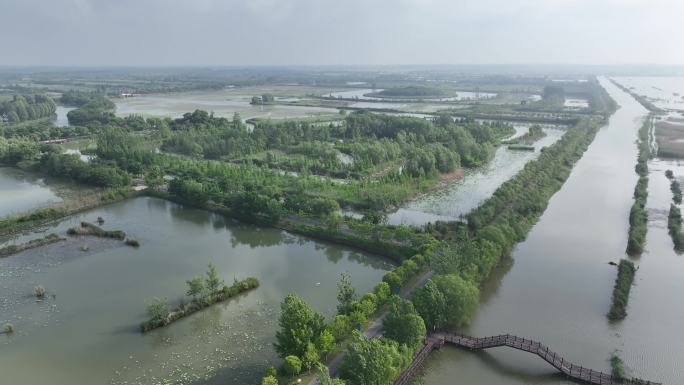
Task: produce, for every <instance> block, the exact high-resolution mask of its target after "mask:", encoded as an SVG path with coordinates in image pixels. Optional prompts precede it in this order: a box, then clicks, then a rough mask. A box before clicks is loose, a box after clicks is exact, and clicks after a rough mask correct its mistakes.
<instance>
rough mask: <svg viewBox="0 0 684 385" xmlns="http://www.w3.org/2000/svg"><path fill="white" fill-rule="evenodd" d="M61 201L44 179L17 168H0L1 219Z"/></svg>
mask: <svg viewBox="0 0 684 385" xmlns="http://www.w3.org/2000/svg"><path fill="white" fill-rule="evenodd" d="M61 201H62V198H60V197H59V196H57V194H56V193H55V192H54V191H53V190H52V189H50V187H48V186H47V185H46V184H45V182H44V181H43V179H41V178H37V177H35V176H33V175H31V174H27V173H25V172H23V171H21V170H18V169H15V168H7V167H0V217H2V216H5V215H10V214H17V213H21V212H25V211H29V210H31V209H34V208H36V207H39V206H44V205H46V204H50V203H56V202H61Z"/></svg>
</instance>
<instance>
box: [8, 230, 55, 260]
mask: <svg viewBox="0 0 684 385" xmlns="http://www.w3.org/2000/svg"><path fill="white" fill-rule="evenodd" d="M64 240H65V238H62V237H60V236H59V235H57V234H49V235H47V236H45V237H44V238H39V239H32V240H30V241H28V242H26V243H22V244H20V245H9V246H5V247H3V248H1V249H0V258H3V257H8V256H10V255H12V254H17V253H21V252H22V251H25V250H29V249H33V248H36V247H41V246H45V245H49V244H51V243H56V242H60V241H64Z"/></svg>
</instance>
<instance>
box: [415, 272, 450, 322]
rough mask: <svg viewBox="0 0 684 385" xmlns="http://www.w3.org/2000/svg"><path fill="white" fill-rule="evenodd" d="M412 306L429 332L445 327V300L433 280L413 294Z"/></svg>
mask: <svg viewBox="0 0 684 385" xmlns="http://www.w3.org/2000/svg"><path fill="white" fill-rule="evenodd" d="M413 304H414V306H415V308H416V310H417V311H418V313H419V314H420V315H421V317H422V318H423V321H424V322H425V326H426V327H427V328H428V329H429V330H435V329H437V328H442V327H444V326H445V325H446V299H445V298H444V294H443V293H442V292H441V291H440V290H439V288H438V287H437V284H436V283H435V282H434V281H433V280H428V281H427V282H426V283H425V285H424V286H423V287H422V288H419V289H418V290H416V291H415V292H414V293H413Z"/></svg>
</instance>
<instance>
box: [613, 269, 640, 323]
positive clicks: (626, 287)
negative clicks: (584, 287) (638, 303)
mask: <svg viewBox="0 0 684 385" xmlns="http://www.w3.org/2000/svg"><path fill="white" fill-rule="evenodd" d="M635 273H636V267H634V263H633V262H632V261H629V260H626V259H622V260H620V264H619V265H618V275H617V279H616V281H615V287H614V288H613V303H612V305H611V306H610V311H609V312H608V319H609V320H611V321H617V320H621V319H624V318H625V317H626V316H627V302H628V301H629V291H630V289H631V288H632V282H633V281H634V274H635Z"/></svg>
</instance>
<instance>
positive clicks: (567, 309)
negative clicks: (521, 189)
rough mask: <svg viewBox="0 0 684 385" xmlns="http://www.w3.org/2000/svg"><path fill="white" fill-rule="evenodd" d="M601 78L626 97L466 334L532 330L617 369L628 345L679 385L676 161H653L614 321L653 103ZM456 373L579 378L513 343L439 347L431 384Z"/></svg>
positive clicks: (494, 379)
mask: <svg viewBox="0 0 684 385" xmlns="http://www.w3.org/2000/svg"><path fill="white" fill-rule="evenodd" d="M601 84H602V85H603V86H604V87H605V88H606V89H607V90H608V92H609V94H610V95H611V96H612V97H613V99H615V101H616V102H617V103H618V104H619V105H621V106H622V107H621V108H620V109H619V110H618V111H617V112H616V113H615V114H614V115H613V116H612V117H611V119H610V123H609V124H608V125H607V126H605V127H603V128H602V129H601V131H600V132H599V133H598V135H597V136H596V139H595V141H594V142H593V143H592V144H591V146H590V147H589V149H588V151H587V152H586V153H585V154H584V156H583V157H582V159H581V160H580V161H579V162H578V163H577V165H576V167H575V168H574V170H573V172H572V174H571V175H570V178H569V179H568V180H567V182H566V183H565V185H564V186H563V187H562V189H561V190H560V191H559V192H558V193H556V194H555V195H554V196H553V198H552V199H551V201H550V203H549V206H548V208H547V210H546V212H545V213H544V215H543V216H542V217H541V219H540V221H539V222H538V223H537V225H536V226H535V227H534V228H533V230H532V231H531V232H530V234H529V236H528V238H527V239H526V240H525V241H524V242H522V243H520V244H519V245H518V246H517V247H516V248H515V250H514V251H513V253H512V257H511V258H510V259H508V260H506V261H504V263H503V264H502V265H501V266H499V267H498V268H497V269H496V270H495V272H494V273H493V274H492V279H491V280H490V281H489V282H488V283H487V284H486V286H485V287H484V288H483V289H482V295H481V307H480V310H479V312H478V314H477V316H476V317H475V319H474V320H473V322H472V325H471V326H470V327H468V328H466V329H464V330H462V331H461V332H463V333H465V334H470V335H474V336H478V337H479V336H490V335H496V334H500V333H511V334H515V335H518V336H521V337H525V338H532V339H535V340H538V341H541V342H542V343H544V344H546V345H547V346H549V347H550V348H552V349H553V350H555V351H556V352H558V353H560V354H562V355H564V357H565V359H568V360H570V361H572V362H573V363H575V364H580V365H583V366H585V367H591V368H593V369H597V370H603V371H606V372H609V371H610V364H609V362H608V359H609V357H610V354H611V353H612V352H613V351H614V350H616V349H617V350H619V351H620V354H621V355H622V356H623V359H624V362H625V365H626V367H627V374H628V375H633V376H637V377H642V378H646V379H649V380H652V381H657V382H663V383H664V384H679V383H681V379H682V378H684V366H682V365H681V361H682V359H684V344H682V343H681V342H682V341H683V340H684V336H683V334H684V332H682V328H681V320H682V319H683V318H684V309H683V307H682V306H681V303H682V302H681V296H682V294H683V293H684V289H683V286H684V284H683V282H684V280H683V279H682V278H683V277H684V259H683V257H682V256H677V255H675V254H674V252H673V251H672V242H671V241H670V240H669V237H668V234H667V228H666V222H667V208H668V206H669V199H671V197H670V195H669V191H668V184H667V181H666V180H665V176H664V175H663V173H664V169H665V167H662V166H660V164H659V163H658V162H657V161H656V162H652V163H653V165H652V170H651V175H652V177H651V183H650V185H649V196H648V204H647V205H648V207H649V211H650V213H649V217H650V221H649V232H648V240H647V242H648V243H647V246H646V252H645V253H644V255H643V256H641V258H639V259H636V260H635V262H637V264H638V266H639V270H638V271H637V274H636V278H635V286H634V287H633V288H632V294H631V297H630V304H629V307H628V310H627V311H628V316H627V318H626V319H625V320H624V321H622V322H618V323H615V324H611V323H609V322H608V320H607V318H606V313H607V312H608V309H609V307H610V298H611V293H612V287H613V284H614V282H615V277H616V274H617V272H616V268H615V267H613V266H610V265H608V262H609V261H617V260H618V259H620V258H624V257H625V247H626V244H627V231H628V225H629V222H628V217H629V211H630V207H631V205H632V202H633V200H632V192H633V189H634V185H635V183H636V179H637V177H636V174H635V172H634V165H635V163H636V154H637V151H636V145H635V140H636V132H637V130H638V128H639V127H640V125H641V122H642V121H643V119H644V117H645V115H646V110H645V109H644V108H643V107H641V105H640V104H639V103H637V102H636V101H635V100H634V99H633V98H631V97H630V96H629V95H628V94H626V93H624V92H622V91H620V90H619V89H618V88H617V87H615V86H614V85H612V84H611V83H609V82H608V81H607V80H606V79H601ZM680 169H681V168H680ZM675 173H676V174H677V173H680V172H678V171H677V170H675ZM681 174H684V171H681ZM681 174H680V175H681ZM454 379H458V383H461V384H483V385H484V384H487V385H499V384H500V385H504V384H505V385H511V384H512V385H516V384H520V385H522V384H570V383H572V382H570V381H569V380H567V379H565V378H564V377H562V376H560V375H559V374H558V373H556V372H555V370H554V369H553V368H552V367H550V366H549V365H547V364H546V363H545V362H543V361H542V360H540V359H539V358H538V357H535V356H532V355H530V354H527V353H523V352H519V351H514V350H511V349H507V348H498V349H492V350H489V351H486V352H477V353H473V352H468V351H465V350H459V349H454V348H445V349H442V350H441V351H440V352H437V353H436V354H434V355H433V357H431V359H430V360H429V362H428V364H427V365H426V367H425V375H424V378H423V380H424V383H425V384H427V385H445V384H452V383H454Z"/></svg>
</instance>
